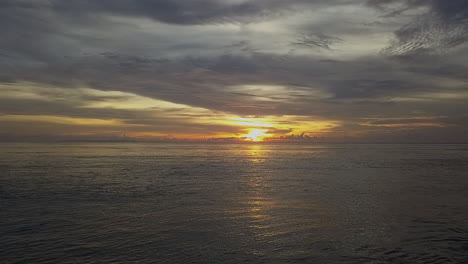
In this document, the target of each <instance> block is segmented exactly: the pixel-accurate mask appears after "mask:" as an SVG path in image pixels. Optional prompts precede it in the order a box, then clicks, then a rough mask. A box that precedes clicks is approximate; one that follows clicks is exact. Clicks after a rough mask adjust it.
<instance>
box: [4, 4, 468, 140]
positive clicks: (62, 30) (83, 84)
mask: <svg viewBox="0 0 468 264" xmlns="http://www.w3.org/2000/svg"><path fill="white" fill-rule="evenodd" d="M467 9H468V7H467V6H466V3H465V1H436V0H433V1H417V0H412V1H411V0H372V1H367V5H362V4H358V3H356V1H346V0H336V1H325V0H323V1H306V0H293V1H280V0H278V1H277V0H269V1H267V0H258V1H257V0H255V1H254V0H194V1H185V0H184V1H182V0H160V1H156V0H152V1H150V0H125V1H124V0H113V1H111V0H98V1H91V0H79V1H78V0H68V1H65V0H14V1H13V0H4V1H2V2H1V3H0V31H1V32H2V33H1V34H2V37H1V38H0V87H1V88H0V89H1V93H0V114H3V115H9V116H15V115H16V116H18V117H20V116H23V117H24V116H28V117H30V116H32V117H34V116H56V117H59V118H75V119H89V120H91V119H92V120H118V121H119V122H120V123H119V126H120V128H122V129H120V128H119V129H114V128H112V129H111V128H109V127H106V128H104V127H102V126H101V127H99V126H94V127H93V128H92V129H91V130H92V131H91V130H90V131H91V132H92V133H97V134H98V133H99V131H101V132H102V133H103V134H106V135H109V134H112V133H116V134H118V133H121V130H126V131H133V132H134V133H140V135H143V134H145V135H149V134H152V135H154V136H161V135H163V136H164V135H165V134H166V133H167V134H173V135H182V134H184V133H189V132H190V133H193V134H197V135H202V134H207V135H216V134H229V135H235V134H236V133H243V132H244V131H243V129H242V128H239V127H238V126H235V125H234V126H233V125H232V123H229V122H231V121H232V120H231V118H233V117H236V118H253V117H255V118H256V120H257V121H258V120H261V119H262V118H267V119H268V121H269V122H272V123H274V124H275V125H276V126H275V127H270V128H269V129H271V130H272V131H276V132H277V133H296V134H298V130H303V132H307V133H311V134H312V133H314V131H321V132H323V133H325V131H326V133H327V134H328V135H332V134H333V133H336V134H340V133H342V132H341V131H347V132H346V133H349V134H350V135H351V134H353V135H359V136H360V137H365V136H366V135H369V134H372V133H376V134H375V137H374V138H378V135H377V134H378V133H377V132H375V130H376V129H377V130H378V132H379V133H383V132H382V130H380V129H381V128H382V127H378V126H365V125H361V124H362V123H363V119H364V120H366V119H365V118H380V119H379V120H390V119H388V118H395V117H398V118H411V117H413V116H414V115H415V113H423V114H422V115H423V117H424V116H426V117H428V116H447V117H449V118H451V120H453V121H450V122H452V123H450V124H451V125H448V126H446V127H444V129H446V130H444V131H445V132H444V133H443V135H448V134H449V131H453V132H454V133H455V132H456V131H460V130H462V129H464V128H465V127H466V126H467V125H466V124H465V123H464V122H463V121H462V120H464V119H463V116H464V115H465V114H466V113H468V108H467V106H466V103H465V102H466V88H467V84H468V76H467V75H466V72H467V71H466V70H467V66H468V65H467V63H466V61H468V60H466V51H467V50H468V47H466V38H467V36H468V32H467V26H466V19H467ZM376 10H377V11H376ZM376 21H377V22H378V23H374V22H376ZM418 115H421V114H418ZM255 118H254V119H255ZM386 118H387V119H386ZM20 119H21V118H18V120H20ZM49 120H53V119H49ZM57 120H58V119H57ZM194 120H195V121H194ZM196 120H198V121H196ZM210 120H214V121H210ZM407 120H409V121H407V123H408V125H407V127H406V129H418V130H420V133H423V132H424V129H428V130H427V131H429V129H433V128H431V127H429V126H427V127H426V128H423V127H417V124H418V122H419V121H418V122H416V121H415V120H413V119H407ZM39 121H40V122H39ZM22 122H23V123H24V122H26V121H25V120H24V118H23V121H22ZM321 122H322V123H321ZM376 122H377V121H375V122H373V123H372V124H374V125H379V124H377V123H376ZM431 122H432V121H431ZM437 122H442V123H444V124H448V123H447V122H448V121H441V120H438V121H437ZM7 123H8V124H7ZM20 123H21V122H20V121H18V122H16V123H15V122H13V121H12V120H11V117H10V119H9V120H8V121H6V120H4V121H3V123H2V124H3V129H4V130H6V128H5V124H7V125H8V126H9V127H10V128H8V129H9V130H8V131H10V132H11V131H12V127H19V126H20ZM39 123H40V124H39ZM45 123H47V122H46V121H45V120H44V119H42V120H38V122H36V123H35V124H36V125H35V126H36V127H37V128H38V132H37V133H42V132H41V131H46V128H45V127H47V126H54V129H53V130H51V131H54V133H59V132H60V131H62V130H61V129H63V131H67V133H68V132H71V131H73V129H72V127H73V125H71V124H57V123H56V124H48V125H45ZM419 123H421V122H419ZM299 124H303V125H302V126H301V125H299ZM369 124H371V123H369ZM391 124H393V123H390V124H389V125H391ZM398 124H401V123H398ZM81 125H82V124H81ZM305 125H307V126H309V129H307V128H304V126H305ZM327 125H331V126H330V127H327ZM21 126H24V125H23V124H22V125H21ZM39 127H41V129H42V130H41V131H39ZM91 127H92V126H91V125H90V126H88V128H91ZM372 129H373V130H372ZM386 129H397V130H399V129H402V127H398V128H397V127H396V126H393V127H390V126H386ZM77 131H79V132H80V133H85V132H86V131H87V130H86V128H85V127H84V126H80V127H79V129H78V128H77ZM90 131H88V132H90ZM431 131H433V130H431ZM91 132H90V133H91ZM431 133H432V132H431ZM457 133H458V132H457ZM299 134H300V133H299Z"/></svg>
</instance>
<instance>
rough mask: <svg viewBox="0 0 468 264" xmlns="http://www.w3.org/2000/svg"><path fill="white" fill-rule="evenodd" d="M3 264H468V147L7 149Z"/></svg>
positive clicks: (2, 164) (0, 188)
mask: <svg viewBox="0 0 468 264" xmlns="http://www.w3.org/2000/svg"><path fill="white" fill-rule="evenodd" d="M0 209H1V210H0V214H1V215H0V263H2V264H5V263H64V264H66V263H318V264H322V263H405V264H406V263H409V264H413V263H468V145H391V144H382V145H376V144H330V145H325V144H324V145H319V144H309V145H304V144H271V145H268V144H162V143H161V144H144V143H106V144H97V143H80V144H78V143H73V144H71V143H67V144H65V143H64V144H62V143H60V144H59V143H55V144H13V143H1V144H0Z"/></svg>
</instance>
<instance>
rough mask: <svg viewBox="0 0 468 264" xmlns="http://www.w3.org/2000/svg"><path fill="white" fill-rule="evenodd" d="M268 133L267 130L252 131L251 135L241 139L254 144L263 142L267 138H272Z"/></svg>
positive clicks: (243, 136)
mask: <svg viewBox="0 0 468 264" xmlns="http://www.w3.org/2000/svg"><path fill="white" fill-rule="evenodd" d="M266 132H267V130H266V129H251V130H250V132H249V134H246V135H242V136H241V139H243V140H245V141H252V142H259V141H263V140H264V139H265V138H266V137H269V136H270V134H267V133H266Z"/></svg>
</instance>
